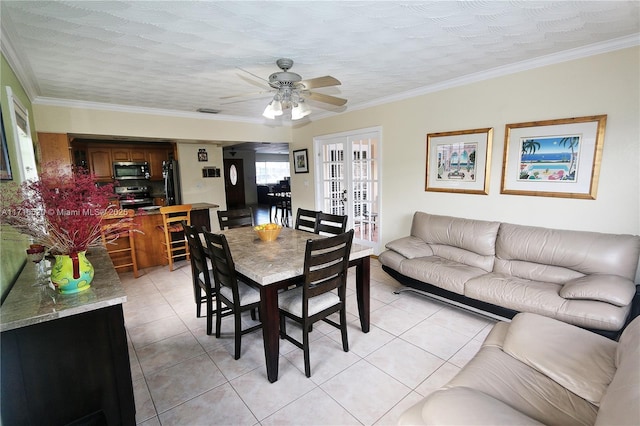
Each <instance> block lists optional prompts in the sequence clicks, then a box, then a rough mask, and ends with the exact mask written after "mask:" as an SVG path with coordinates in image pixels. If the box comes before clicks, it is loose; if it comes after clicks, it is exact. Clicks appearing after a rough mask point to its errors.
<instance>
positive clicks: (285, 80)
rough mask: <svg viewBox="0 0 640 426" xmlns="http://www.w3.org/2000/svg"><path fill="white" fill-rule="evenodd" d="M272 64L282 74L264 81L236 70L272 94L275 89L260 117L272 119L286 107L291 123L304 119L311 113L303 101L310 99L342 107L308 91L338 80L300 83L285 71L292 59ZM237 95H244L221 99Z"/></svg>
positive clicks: (336, 100) (296, 76)
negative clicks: (257, 81) (263, 83)
mask: <svg viewBox="0 0 640 426" xmlns="http://www.w3.org/2000/svg"><path fill="white" fill-rule="evenodd" d="M276 65H277V66H278V68H280V69H281V70H282V71H278V72H274V73H273V74H271V75H270V76H269V78H268V80H266V79H263V78H262V77H260V76H257V75H255V74H253V73H251V72H249V71H246V70H243V69H242V68H240V70H242V71H244V72H246V73H248V74H250V75H252V76H253V77H256V78H258V79H260V80H262V81H264V82H266V83H267V84H268V86H269V88H270V89H269V92H273V91H274V90H275V95H274V96H273V99H272V100H271V102H269V104H268V105H267V107H266V108H265V110H264V113H263V114H262V115H263V116H265V117H266V118H270V119H274V118H275V117H277V116H279V115H282V113H283V110H284V109H288V108H290V109H291V119H292V120H297V119H300V118H303V117H306V116H307V115H309V114H310V113H311V110H310V109H309V107H308V106H307V104H306V102H305V99H313V100H315V101H319V102H325V103H328V104H331V105H336V106H342V105H344V104H346V103H347V100H346V99H343V98H338V97H336V96H331V95H325V94H323V93H318V92H312V91H311V90H310V89H317V88H319V87H330V86H339V85H340V84H341V83H340V81H339V80H338V79H336V78H334V77H331V76H329V75H327V76H324V77H317V78H312V79H310V80H303V79H302V77H301V76H300V75H299V74H296V73H294V72H291V71H289V70H290V69H291V67H292V66H293V60H291V59H288V58H280V59H278V60H277V61H276ZM261 93H265V92H260V93H258V94H261ZM252 95H255V94H252ZM252 95H249V96H252ZM239 96H242V97H244V96H247V95H236V96H225V97H222V98H221V99H230V98H236V97H239Z"/></svg>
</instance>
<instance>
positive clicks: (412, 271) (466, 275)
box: [399, 256, 486, 294]
mask: <svg viewBox="0 0 640 426" xmlns="http://www.w3.org/2000/svg"><path fill="white" fill-rule="evenodd" d="M399 272H400V273H401V274H403V275H406V276H407V277H410V278H413V279H416V280H419V281H422V282H426V283H429V284H433V285H435V286H437V287H440V288H443V289H445V290H449V291H452V292H454V293H458V294H464V283H465V282H466V281H467V280H469V279H470V278H473V277H477V276H480V275H483V274H486V271H485V270H483V269H480V268H475V267H473V266H469V265H465V264H464V263H460V262H456V261H452V260H449V259H445V258H442V257H438V256H429V257H419V258H415V259H406V260H403V261H402V263H401V264H400V270H399Z"/></svg>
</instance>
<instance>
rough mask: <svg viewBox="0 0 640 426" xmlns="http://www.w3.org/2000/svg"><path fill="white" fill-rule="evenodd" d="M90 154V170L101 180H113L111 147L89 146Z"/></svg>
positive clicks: (88, 151) (88, 152)
mask: <svg viewBox="0 0 640 426" xmlns="http://www.w3.org/2000/svg"><path fill="white" fill-rule="evenodd" d="M87 155H88V156H89V170H90V171H91V173H93V174H94V175H95V176H96V179H97V180H100V181H111V180H112V179H113V177H112V170H111V163H112V161H113V160H112V157H111V149H110V148H98V147H97V148H89V149H88V150H87Z"/></svg>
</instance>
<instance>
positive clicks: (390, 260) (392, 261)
mask: <svg viewBox="0 0 640 426" xmlns="http://www.w3.org/2000/svg"><path fill="white" fill-rule="evenodd" d="M406 259H407V258H406V257H404V256H403V255H401V254H400V253H398V252H396V251H393V250H385V251H383V252H382V253H380V254H379V255H378V261H379V262H380V263H381V264H382V265H384V266H387V267H389V268H391V269H393V270H395V271H398V272H400V269H401V268H400V265H402V262H404V261H405V260H406Z"/></svg>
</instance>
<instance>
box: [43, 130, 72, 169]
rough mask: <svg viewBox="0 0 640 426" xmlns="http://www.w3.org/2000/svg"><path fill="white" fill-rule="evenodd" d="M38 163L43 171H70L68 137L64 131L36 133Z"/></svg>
mask: <svg viewBox="0 0 640 426" xmlns="http://www.w3.org/2000/svg"><path fill="white" fill-rule="evenodd" d="M38 144H39V145H40V165H41V170H42V171H43V172H48V173H62V174H66V173H70V172H71V154H70V147H69V139H68V138H67V135H66V134H64V133H38Z"/></svg>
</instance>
